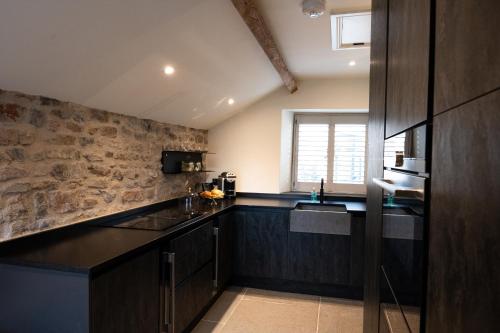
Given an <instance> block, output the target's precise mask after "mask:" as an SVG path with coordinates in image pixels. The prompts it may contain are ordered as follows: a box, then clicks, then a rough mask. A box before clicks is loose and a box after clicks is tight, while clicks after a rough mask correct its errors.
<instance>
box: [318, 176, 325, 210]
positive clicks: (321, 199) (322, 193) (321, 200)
mask: <svg viewBox="0 0 500 333" xmlns="http://www.w3.org/2000/svg"><path fill="white" fill-rule="evenodd" d="M324 185H325V184H324V180H323V178H321V188H320V189H319V203H320V204H322V203H324V202H325V189H324Z"/></svg>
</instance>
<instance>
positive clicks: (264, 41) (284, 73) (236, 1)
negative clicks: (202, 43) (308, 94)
mask: <svg viewBox="0 0 500 333" xmlns="http://www.w3.org/2000/svg"><path fill="white" fill-rule="evenodd" d="M231 1H232V2H233V5H234V7H236V9H237V10H238V12H239V13H240V15H241V17H242V18H243V20H244V21H245V23H246V24H247V26H248V27H249V28H250V31H251V32H252V33H253V35H254V36H255V38H256V39H257V41H258V42H259V44H260V46H261V47H262V49H263V50H264V52H265V53H266V55H267V56H268V58H269V60H271V63H272V64H273V66H274V68H276V70H277V71H278V73H279V75H280V76H281V79H282V80H283V83H284V84H285V86H286V87H287V89H288V90H289V91H290V93H292V94H293V93H294V92H295V91H297V82H296V81H295V78H294V77H293V75H292V74H291V73H290V71H289V70H288V67H287V66H286V63H285V60H284V59H283V57H282V56H281V53H280V51H279V50H278V47H277V46H276V43H275V42H274V39H273V36H272V35H271V32H270V31H269V29H268V28H267V26H266V23H265V22H264V19H263V17H262V15H261V14H260V12H259V10H258V8H257V6H256V5H255V2H254V0H231Z"/></svg>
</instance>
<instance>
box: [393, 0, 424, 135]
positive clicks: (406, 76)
mask: <svg viewBox="0 0 500 333" xmlns="http://www.w3.org/2000/svg"><path fill="white" fill-rule="evenodd" d="M430 19H431V6H430V0H418V1H415V0H398V1H389V32H388V44H387V45H388V51H387V110H386V129H385V131H386V133H385V137H386V138H387V137H390V136H393V135H394V134H397V133H399V132H402V131H404V130H406V129H408V128H410V127H413V126H415V125H417V124H419V123H421V122H423V121H426V120H427V115H428V89H429V50H430V49H429V45H430Z"/></svg>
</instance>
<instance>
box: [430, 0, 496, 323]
mask: <svg viewBox="0 0 500 333" xmlns="http://www.w3.org/2000/svg"><path fill="white" fill-rule="evenodd" d="M460 2H462V1H459V3H460ZM487 2H488V3H491V2H489V1H487ZM476 5H477V6H479V7H481V5H480V4H479V3H477V4H476ZM490 7H492V8H490V10H493V8H494V7H495V6H490ZM489 35H490V36H493V34H492V33H490V34H489ZM480 38H482V37H480ZM477 51H478V50H477ZM499 109H500V91H496V92H493V93H490V94H488V95H486V96H484V97H481V98H479V99H476V100H474V101H472V102H470V103H467V104H465V105H463V106H460V107H458V108H456V109H453V110H451V111H448V112H445V113H441V114H439V115H438V116H436V117H435V118H434V132H433V135H434V139H433V151H432V181H431V189H432V193H431V195H432V197H431V212H430V223H429V227H430V230H429V233H430V243H429V270H428V296H427V297H428V299H427V325H426V332H429V333H434V332H457V333H460V332H496V331H498V328H499V327H500V317H499V316H498V314H499V313H500V303H499V302H498V297H499V295H500V284H499V283H498V282H499V281H500V265H499V263H500V242H499V239H500V223H499V222H500V210H499V209H498V202H499V201H498V193H499V192H500V180H499V178H498V170H500V145H499V143H500V113H499V111H498V110H499Z"/></svg>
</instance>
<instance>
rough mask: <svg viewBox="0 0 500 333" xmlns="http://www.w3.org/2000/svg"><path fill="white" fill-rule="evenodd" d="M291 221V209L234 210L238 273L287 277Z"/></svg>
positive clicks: (236, 270)
mask: <svg viewBox="0 0 500 333" xmlns="http://www.w3.org/2000/svg"><path fill="white" fill-rule="evenodd" d="M288 221H289V210H276V209H265V208H262V209H240V210H237V211H235V213H234V223H235V243H236V244H238V246H237V248H236V249H235V256H234V273H235V275H236V276H244V277H254V278H270V279H285V278H286V265H287V243H288V240H287V238H288V225H289V222H288Z"/></svg>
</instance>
